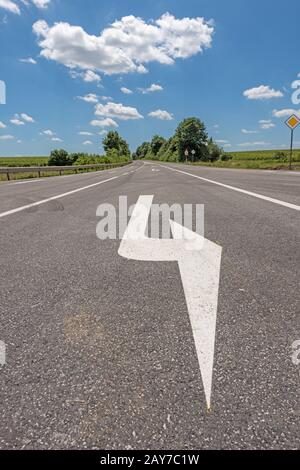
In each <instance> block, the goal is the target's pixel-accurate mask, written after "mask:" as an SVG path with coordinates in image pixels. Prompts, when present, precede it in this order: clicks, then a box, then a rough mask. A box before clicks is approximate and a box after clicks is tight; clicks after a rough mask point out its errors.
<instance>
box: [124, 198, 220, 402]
mask: <svg viewBox="0 0 300 470" xmlns="http://www.w3.org/2000/svg"><path fill="white" fill-rule="evenodd" d="M152 201H153V196H140V197H139V199H138V202H137V204H136V205H135V208H134V210H133V213H132V216H131V219H130V221H129V224H128V226H127V229H126V231H125V234H124V237H123V240H122V242H121V244H120V247H119V251H118V253H119V255H120V256H123V257H124V258H127V259H133V260H137V261H177V262H178V265H179V270H180V274H181V279H182V284H183V289H184V293H185V298H186V303H187V308H188V312H189V317H190V322H191V327H192V331H193V337H194V341H195V346H196V352H197V357H198V362H199V366H200V372H201V377H202V382H203V387H204V392H205V396H206V403H207V407H208V409H210V404H211V389H212V375H213V362H214V346H215V333H216V318H217V308H218V292H219V280H220V267H221V255H222V248H221V247H220V246H219V245H216V244H215V243H213V242H211V241H209V240H207V239H205V238H204V237H202V236H200V235H198V234H197V233H196V232H192V231H191V230H189V229H187V228H185V227H183V226H182V225H180V224H178V223H176V222H174V221H172V220H170V225H171V230H172V235H173V239H171V240H166V239H154V238H149V237H147V236H146V235H145V231H146V227H147V223H148V218H149V214H150V210H151V205H152Z"/></svg>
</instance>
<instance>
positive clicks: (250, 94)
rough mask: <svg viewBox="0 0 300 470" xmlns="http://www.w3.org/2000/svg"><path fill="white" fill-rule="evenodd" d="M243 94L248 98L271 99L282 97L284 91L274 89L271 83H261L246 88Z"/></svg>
mask: <svg viewBox="0 0 300 470" xmlns="http://www.w3.org/2000/svg"><path fill="white" fill-rule="evenodd" d="M243 95H244V96H245V97H246V98H248V100H269V99H271V98H281V97H282V96H283V93H282V92H281V91H279V90H274V88H271V87H270V86H269V85H267V86H266V85H261V86H258V87H255V88H249V90H245V91H244V93H243Z"/></svg>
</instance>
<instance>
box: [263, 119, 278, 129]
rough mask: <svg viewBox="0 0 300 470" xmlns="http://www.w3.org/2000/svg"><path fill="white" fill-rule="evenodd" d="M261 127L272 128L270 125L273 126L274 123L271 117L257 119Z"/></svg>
mask: <svg viewBox="0 0 300 470" xmlns="http://www.w3.org/2000/svg"><path fill="white" fill-rule="evenodd" d="M259 124H260V127H261V129H264V130H265V129H272V127H275V124H274V123H273V122H272V121H271V119H261V120H260V121H259Z"/></svg>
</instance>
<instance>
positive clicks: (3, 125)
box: [0, 121, 6, 129]
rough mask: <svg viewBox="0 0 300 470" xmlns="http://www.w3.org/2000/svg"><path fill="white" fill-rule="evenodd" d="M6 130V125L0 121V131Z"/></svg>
mask: <svg viewBox="0 0 300 470" xmlns="http://www.w3.org/2000/svg"><path fill="white" fill-rule="evenodd" d="M5 128H6V124H4V122H2V121H0V129H5Z"/></svg>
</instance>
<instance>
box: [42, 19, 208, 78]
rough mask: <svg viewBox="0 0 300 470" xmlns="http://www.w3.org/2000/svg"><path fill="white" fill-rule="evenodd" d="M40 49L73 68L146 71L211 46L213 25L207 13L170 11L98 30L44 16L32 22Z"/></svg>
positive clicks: (107, 72)
mask: <svg viewBox="0 0 300 470" xmlns="http://www.w3.org/2000/svg"><path fill="white" fill-rule="evenodd" d="M33 32H34V33H35V34H36V35H37V37H38V43H39V46H40V47H41V55H42V56H43V57H45V58H46V59H49V60H54V61H56V62H59V63H62V64H64V65H65V66H66V67H69V68H71V69H76V68H79V69H83V70H87V69H89V70H97V71H99V72H103V73H105V74H109V75H110V74H120V73H129V72H138V73H145V72H147V70H146V68H145V65H144V64H147V63H150V62H159V63H160V64H173V63H174V62H175V60H176V59H186V58H188V57H191V56H193V55H196V54H198V53H200V52H203V50H204V49H206V48H208V47H210V46H211V43H212V35H213V32H214V26H213V24H212V22H211V21H206V20H205V19H204V18H201V17H198V18H182V19H176V18H175V17H174V16H173V15H171V14H169V13H165V14H164V15H162V16H161V17H160V18H159V19H157V20H156V21H150V22H148V23H147V22H146V21H144V20H143V19H142V18H139V17H135V16H133V15H130V16H125V17H123V18H121V20H119V21H115V22H114V23H113V24H112V25H110V26H109V27H107V28H105V29H104V30H103V31H102V32H101V34H100V35H99V36H96V35H92V34H89V33H88V32H86V31H85V30H84V29H83V28H82V27H81V26H72V25H70V24H69V23H63V22H59V23H55V24H54V25H53V26H49V25H48V24H47V23H46V21H44V20H39V21H37V22H36V23H34V25H33Z"/></svg>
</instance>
